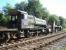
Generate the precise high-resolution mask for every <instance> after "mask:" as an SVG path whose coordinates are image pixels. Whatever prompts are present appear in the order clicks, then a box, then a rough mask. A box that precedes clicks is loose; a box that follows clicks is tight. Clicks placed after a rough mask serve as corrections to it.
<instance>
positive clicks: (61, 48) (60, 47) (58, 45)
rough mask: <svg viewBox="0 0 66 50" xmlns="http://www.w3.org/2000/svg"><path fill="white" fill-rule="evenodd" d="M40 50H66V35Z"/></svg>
mask: <svg viewBox="0 0 66 50" xmlns="http://www.w3.org/2000/svg"><path fill="white" fill-rule="evenodd" d="M40 50H66V37H64V38H63V39H61V40H59V41H57V42H55V43H52V44H51V45H49V46H46V47H43V48H41V49H40Z"/></svg>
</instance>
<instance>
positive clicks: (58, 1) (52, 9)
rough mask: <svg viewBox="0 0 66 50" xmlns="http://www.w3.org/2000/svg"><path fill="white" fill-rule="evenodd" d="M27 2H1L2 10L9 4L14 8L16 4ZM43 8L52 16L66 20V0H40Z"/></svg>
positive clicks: (16, 0)
mask: <svg viewBox="0 0 66 50" xmlns="http://www.w3.org/2000/svg"><path fill="white" fill-rule="evenodd" d="M21 1H27V0H0V10H2V8H3V7H4V6H5V5H6V4H7V3H10V4H11V5H12V6H14V5H15V4H16V3H20V2H21ZM40 2H41V4H42V5H43V7H46V8H47V10H48V11H49V13H50V14H56V15H58V16H63V17H64V18H66V0H40Z"/></svg>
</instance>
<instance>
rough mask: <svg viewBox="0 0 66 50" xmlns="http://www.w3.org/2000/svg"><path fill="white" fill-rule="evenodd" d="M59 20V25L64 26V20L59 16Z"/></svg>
mask: <svg viewBox="0 0 66 50" xmlns="http://www.w3.org/2000/svg"><path fill="white" fill-rule="evenodd" d="M59 20H60V25H61V26H63V25H64V19H63V18H62V17H61V16H60V17H59Z"/></svg>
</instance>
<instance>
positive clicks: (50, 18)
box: [48, 15, 59, 32]
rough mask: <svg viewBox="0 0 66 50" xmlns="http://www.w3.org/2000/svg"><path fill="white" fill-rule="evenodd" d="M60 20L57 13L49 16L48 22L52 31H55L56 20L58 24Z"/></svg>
mask: <svg viewBox="0 0 66 50" xmlns="http://www.w3.org/2000/svg"><path fill="white" fill-rule="evenodd" d="M58 20H59V18H58V17H57V16H56V15H50V16H49V17H48V24H50V25H51V30H52V32H53V27H54V26H53V25H54V22H55V24H57V22H58Z"/></svg>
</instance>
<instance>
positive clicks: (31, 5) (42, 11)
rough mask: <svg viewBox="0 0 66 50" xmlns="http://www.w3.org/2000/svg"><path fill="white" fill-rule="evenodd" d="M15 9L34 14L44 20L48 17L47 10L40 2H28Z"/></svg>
mask: <svg viewBox="0 0 66 50" xmlns="http://www.w3.org/2000/svg"><path fill="white" fill-rule="evenodd" d="M15 8H16V9H17V10H22V11H27V12H28V14H32V15H34V16H36V17H39V18H43V19H45V18H46V17H47V16H48V15H47V14H48V11H47V9H46V8H43V7H42V5H41V4H40V2H39V0H28V3H26V2H21V3H20V4H16V5H15Z"/></svg>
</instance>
